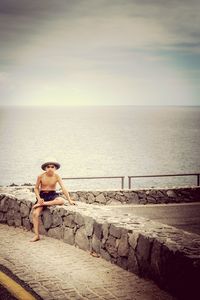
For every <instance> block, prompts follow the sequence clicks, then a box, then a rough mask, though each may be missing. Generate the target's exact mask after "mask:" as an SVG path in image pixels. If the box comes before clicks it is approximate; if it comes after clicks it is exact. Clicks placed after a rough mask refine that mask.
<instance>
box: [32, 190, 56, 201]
mask: <svg viewBox="0 0 200 300" xmlns="http://www.w3.org/2000/svg"><path fill="white" fill-rule="evenodd" d="M59 195H60V194H59V193H57V192H56V191H40V198H42V199H44V201H51V200H54V199H55V198H57V197H59ZM36 200H37V198H36ZM37 202H38V200H37V201H36V203H37Z"/></svg>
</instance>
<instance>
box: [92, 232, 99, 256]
mask: <svg viewBox="0 0 200 300" xmlns="http://www.w3.org/2000/svg"><path fill="white" fill-rule="evenodd" d="M100 247H101V241H100V240H99V239H98V238H97V237H96V235H95V234H93V236H92V249H93V250H94V251H95V252H96V253H99V252H100Z"/></svg>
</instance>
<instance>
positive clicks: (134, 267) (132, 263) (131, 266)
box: [127, 248, 140, 275]
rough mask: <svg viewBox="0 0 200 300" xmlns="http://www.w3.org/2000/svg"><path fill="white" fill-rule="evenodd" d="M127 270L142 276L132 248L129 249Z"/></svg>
mask: <svg viewBox="0 0 200 300" xmlns="http://www.w3.org/2000/svg"><path fill="white" fill-rule="evenodd" d="M127 269H128V271H130V272H133V273H135V274H138V275H140V272H139V266H138V261H137V257H136V255H135V251H134V250H133V249H132V248H130V249H129V254H128V262H127Z"/></svg>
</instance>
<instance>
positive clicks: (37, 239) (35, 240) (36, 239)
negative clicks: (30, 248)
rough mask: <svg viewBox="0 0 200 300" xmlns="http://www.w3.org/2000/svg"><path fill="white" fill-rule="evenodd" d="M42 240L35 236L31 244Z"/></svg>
mask: <svg viewBox="0 0 200 300" xmlns="http://www.w3.org/2000/svg"><path fill="white" fill-rule="evenodd" d="M39 240H40V237H39V236H38V235H35V236H34V237H33V238H32V239H31V240H30V242H37V241H39Z"/></svg>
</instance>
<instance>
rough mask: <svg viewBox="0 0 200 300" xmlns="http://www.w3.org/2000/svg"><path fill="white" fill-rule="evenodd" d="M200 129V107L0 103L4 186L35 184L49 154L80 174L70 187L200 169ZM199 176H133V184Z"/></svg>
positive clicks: (64, 169)
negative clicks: (11, 104)
mask: <svg viewBox="0 0 200 300" xmlns="http://www.w3.org/2000/svg"><path fill="white" fill-rule="evenodd" d="M199 129H200V107H194V106H131V105H130V106H128V105H116V106H108V105H104V106H35V107H34V106H32V107H31V106H1V107H0V145H1V146H0V185H10V184H13V183H14V184H17V185H23V184H33V185H34V184H35V182H36V179H37V176H38V175H39V174H41V173H42V172H43V171H42V169H41V164H42V163H43V162H44V161H45V160H46V158H47V157H49V156H50V157H55V158H56V159H57V160H58V161H59V163H60V164H61V168H60V169H59V170H57V172H58V174H59V175H60V176H61V177H62V178H72V177H73V179H63V180H64V183H65V186H66V187H67V188H68V190H69V191H75V190H79V191H81V190H118V189H121V179H120V178H96V179H95V178H93V179H90V178H87V179H83V178H80V177H110V176H111V177H112V176H125V179H124V188H125V189H128V176H146V175H161V174H162V175H163V174H188V173H189V174H190V173H200V133H199ZM74 177H76V178H79V179H74ZM196 182H197V178H196V176H180V177H179V176H172V177H161V178H157V177H147V178H145V177H144V178H132V180H131V188H132V189H135V188H149V187H175V186H186V185H196ZM58 188H59V186H58Z"/></svg>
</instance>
